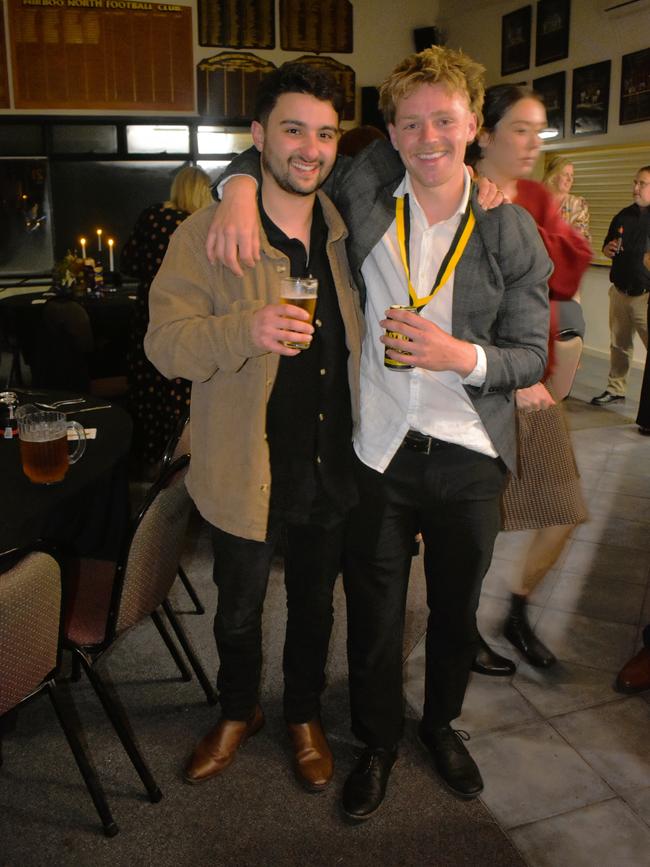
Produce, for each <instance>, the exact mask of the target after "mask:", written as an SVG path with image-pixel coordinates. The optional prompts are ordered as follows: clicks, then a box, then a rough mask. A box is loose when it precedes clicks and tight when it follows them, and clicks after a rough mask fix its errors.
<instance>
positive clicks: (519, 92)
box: [470, 85, 591, 675]
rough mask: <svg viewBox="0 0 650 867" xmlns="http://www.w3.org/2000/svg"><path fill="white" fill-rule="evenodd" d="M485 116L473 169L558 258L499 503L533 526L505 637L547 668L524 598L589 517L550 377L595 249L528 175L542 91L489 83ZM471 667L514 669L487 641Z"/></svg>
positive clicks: (509, 520)
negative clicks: (540, 361) (512, 462)
mask: <svg viewBox="0 0 650 867" xmlns="http://www.w3.org/2000/svg"><path fill="white" fill-rule="evenodd" d="M483 114H484V122H483V127H482V129H481V131H480V133H479V135H478V138H477V141H476V142H475V143H474V145H472V146H471V149H470V156H473V157H474V161H475V165H476V169H477V171H478V173H479V174H480V175H485V176H486V177H488V178H490V180H492V181H494V182H495V183H496V184H497V185H498V186H499V187H500V189H501V190H503V192H504V193H505V194H506V195H507V196H508V197H509V199H510V201H512V202H513V203H514V204H516V205H520V206H521V207H523V208H525V209H526V210H527V211H528V212H529V214H530V215H531V216H532V218H533V219H534V220H535V222H536V224H537V228H538V231H539V233H540V236H541V238H542V241H543V242H544V246H545V247H546V250H547V252H548V254H549V256H550V258H551V260H552V261H553V265H554V271H553V274H552V275H551V278H550V280H549V290H550V297H551V328H550V335H549V363H548V367H547V370H546V372H545V376H544V379H543V380H542V381H540V382H538V383H537V384H536V385H533V386H530V387H529V388H523V389H519V390H518V391H517V392H516V393H515V399H516V404H517V425H518V441H519V475H518V477H517V478H514V477H511V478H510V480H509V482H508V484H507V487H506V489H505V493H504V495H503V508H502V511H503V529H504V530H531V529H532V530H535V531H536V532H535V535H534V536H533V539H532V542H531V545H530V548H529V550H528V551H527V553H526V557H525V560H524V562H523V565H522V568H521V570H520V572H519V574H518V575H516V576H515V580H514V582H513V586H512V594H511V597H510V611H509V614H508V617H507V619H506V622H505V625H504V635H505V637H506V638H507V639H508V640H509V641H510V642H511V644H513V645H514V646H515V647H516V648H517V649H518V650H519V651H520V652H521V654H522V655H523V656H524V658H525V659H526V660H527V661H528V662H529V663H530V664H531V665H534V666H538V667H548V666H550V665H552V664H553V663H554V662H555V657H554V656H553V654H552V653H551V651H550V650H549V649H548V648H547V647H545V645H544V644H543V643H542V642H541V641H540V640H539V639H538V638H537V636H536V635H535V634H534V633H533V630H532V628H531V626H530V624H529V622H528V618H527V612H526V606H527V602H528V598H529V596H530V594H531V593H532V591H533V590H534V589H535V587H536V586H537V585H538V584H539V582H540V581H541V580H542V578H543V577H544V575H546V573H547V572H548V570H549V569H550V568H551V566H552V565H553V564H554V563H555V562H556V560H557V558H558V557H559V555H560V553H561V551H562V548H563V547H564V544H565V542H566V540H567V538H568V536H569V534H570V532H571V530H572V529H573V527H574V526H575V525H576V524H578V523H580V522H582V521H584V520H585V518H586V510H585V506H584V502H583V499H582V494H581V491H580V485H579V480H578V471H577V467H576V464H575V459H574V456H573V451H572V448H571V441H570V439H569V434H568V431H567V429H566V427H565V424H564V419H563V418H562V415H561V412H560V409H559V407H558V406H557V405H556V403H555V399H554V398H553V396H552V394H551V393H550V392H549V390H548V389H547V387H546V385H545V382H546V380H547V378H548V376H549V374H550V372H551V371H552V369H553V361H554V353H553V340H552V337H553V335H554V334H555V333H556V325H555V323H556V311H555V310H554V307H555V302H556V301H559V300H565V299H567V298H571V296H572V295H573V294H574V293H575V292H576V290H577V288H578V285H579V283H580V278H581V277H582V274H583V273H584V271H585V270H586V268H587V266H588V265H589V262H590V260H591V247H590V245H589V243H588V242H587V241H586V239H585V238H584V237H583V236H582V235H579V234H578V233H577V232H576V231H574V230H573V229H572V228H570V227H569V226H568V225H567V224H566V223H565V222H564V221H563V220H562V219H561V217H560V214H559V212H558V208H557V203H556V201H555V199H554V198H553V196H552V195H551V194H550V193H549V191H548V190H547V189H546V187H544V186H543V185H542V184H540V183H537V182H536V181H531V180H527V178H529V176H530V174H531V173H532V171H533V168H534V167H535V163H536V162H537V158H538V156H539V152H540V145H541V140H540V137H539V133H540V132H541V131H542V130H543V129H544V128H545V127H546V125H547V122H546V111H545V108H544V104H543V103H542V101H541V99H540V98H539V96H538V95H537V94H535V93H534V92H533V91H531V90H528V89H527V88H524V87H520V86H517V85H498V86H496V87H490V88H488V89H487V91H486V94H485V103H484V105H483ZM472 151H473V153H472ZM474 670H475V671H479V672H481V673H483V674H492V675H507V674H512V672H513V671H514V665H513V664H512V662H511V661H510V660H507V659H505V658H504V657H500V656H499V655H498V654H495V653H494V652H493V651H492V650H491V649H490V648H489V647H488V645H487V644H485V642H484V641H483V640H482V639H481V644H480V649H479V652H478V654H477V658H476V660H475V663H474Z"/></svg>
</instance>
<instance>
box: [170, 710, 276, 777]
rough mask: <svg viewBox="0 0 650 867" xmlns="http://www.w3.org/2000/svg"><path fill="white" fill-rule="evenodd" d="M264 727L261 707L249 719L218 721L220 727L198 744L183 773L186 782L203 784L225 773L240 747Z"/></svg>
mask: <svg viewBox="0 0 650 867" xmlns="http://www.w3.org/2000/svg"><path fill="white" fill-rule="evenodd" d="M263 725H264V714H263V713H262V708H261V707H260V706H259V705H258V706H257V707H256V708H255V712H254V713H253V716H252V717H251V718H250V719H249V720H232V719H221V720H219V723H218V725H216V726H215V728H213V729H212V731H210V732H208V734H207V735H206V736H205V737H204V738H203V739H202V740H200V741H199V742H198V744H197V745H196V747H195V749H194V752H193V753H192V755H191V756H190V760H189V762H188V763H187V765H186V767H185V771H184V773H183V779H184V780H185V782H186V783H203V782H205V781H206V780H211V779H212V777H216V776H217V775H218V774H220V773H221V772H222V771H225V770H226V768H227V767H228V766H229V765H231V764H232V762H233V760H234V758H235V753H236V752H237V750H238V749H239V747H241V746H242V745H243V744H244V743H245V742H246V741H247V740H248V738H252V737H253V735H255V734H257V732H258V731H259V730H260V729H261V728H262V726H263Z"/></svg>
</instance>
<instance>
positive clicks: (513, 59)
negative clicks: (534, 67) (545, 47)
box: [501, 6, 533, 75]
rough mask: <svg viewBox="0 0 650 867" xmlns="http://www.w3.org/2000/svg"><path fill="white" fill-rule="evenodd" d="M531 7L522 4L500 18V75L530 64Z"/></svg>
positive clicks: (519, 70) (518, 70)
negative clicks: (519, 7)
mask: <svg viewBox="0 0 650 867" xmlns="http://www.w3.org/2000/svg"><path fill="white" fill-rule="evenodd" d="M532 18H533V7H532V6H522V8H521V9H516V10H515V11H514V12H509V13H508V14H507V15H504V16H503V17H502V19H501V75H511V74H512V73H513V72H521V71H522V69H528V67H529V66H530V32H531V22H532Z"/></svg>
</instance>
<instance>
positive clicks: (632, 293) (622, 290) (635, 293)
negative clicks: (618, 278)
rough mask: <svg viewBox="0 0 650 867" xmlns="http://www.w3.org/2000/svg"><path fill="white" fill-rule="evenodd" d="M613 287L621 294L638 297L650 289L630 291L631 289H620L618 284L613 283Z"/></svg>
mask: <svg viewBox="0 0 650 867" xmlns="http://www.w3.org/2000/svg"><path fill="white" fill-rule="evenodd" d="M614 288H615V289H616V291H617V292H620V293H621V295H627V296H628V297H629V298H638V297H639V296H640V295H647V294H648V292H650V289H642V290H641V291H640V292H637V291H636V290H635V291H632V290H631V289H621V287H620V286H617V285H616V283H614Z"/></svg>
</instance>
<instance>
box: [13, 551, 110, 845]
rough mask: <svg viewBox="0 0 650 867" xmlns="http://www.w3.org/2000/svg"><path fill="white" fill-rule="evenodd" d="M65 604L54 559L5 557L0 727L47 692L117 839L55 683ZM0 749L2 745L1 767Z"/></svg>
mask: <svg viewBox="0 0 650 867" xmlns="http://www.w3.org/2000/svg"><path fill="white" fill-rule="evenodd" d="M61 603H62V594H61V574H60V571H59V565H58V563H57V562H56V560H54V558H53V557H51V556H50V555H49V554H46V553H43V552H41V551H10V552H7V553H5V554H3V555H1V556H0V723H2V721H3V719H4V720H5V721H6V720H7V719H8V716H9V715H10V714H11V713H13V712H15V711H17V709H18V708H21V707H22V706H23V705H24V704H25V703H26V702H27V701H29V700H30V699H31V698H34V697H35V696H37V695H39V694H41V693H43V692H47V694H48V695H49V697H50V700H51V702H52V704H53V706H54V710H55V712H56V715H57V718H58V720H59V723H60V724H61V728H62V729H63V732H64V734H65V736H66V738H67V741H68V744H69V746H70V749H71V750H72V754H73V756H74V759H75V761H76V763H77V766H78V768H79V770H80V772H81V775H82V776H83V778H84V782H85V783H86V787H87V789H88V792H89V794H90V797H91V798H92V800H93V803H94V805H95V809H96V810H97V813H98V814H99V818H100V819H101V822H102V825H103V828H104V833H105V834H106V836H108V837H113V836H114V835H115V834H117V832H118V828H117V825H116V824H115V822H114V820H113V817H112V815H111V812H110V810H109V808H108V804H107V803H106V797H105V795H104V792H103V791H102V788H101V786H100V784H99V781H98V780H97V777H96V775H95V771H94V770H93V768H92V766H91V764H90V762H89V759H88V756H87V754H86V751H85V749H84V747H83V745H82V743H81V741H80V740H79V737H78V735H77V732H76V729H75V725H74V722H73V721H72V720H71V718H70V714H69V711H68V709H67V707H66V704H65V703H64V702H63V701H62V699H61V697H60V695H59V689H58V687H57V684H56V682H55V676H56V675H57V673H58V671H59V666H60V661H61V638H62V635H61V625H62V604H61ZM1 747H2V743H1V741H0V764H2V753H1Z"/></svg>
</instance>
